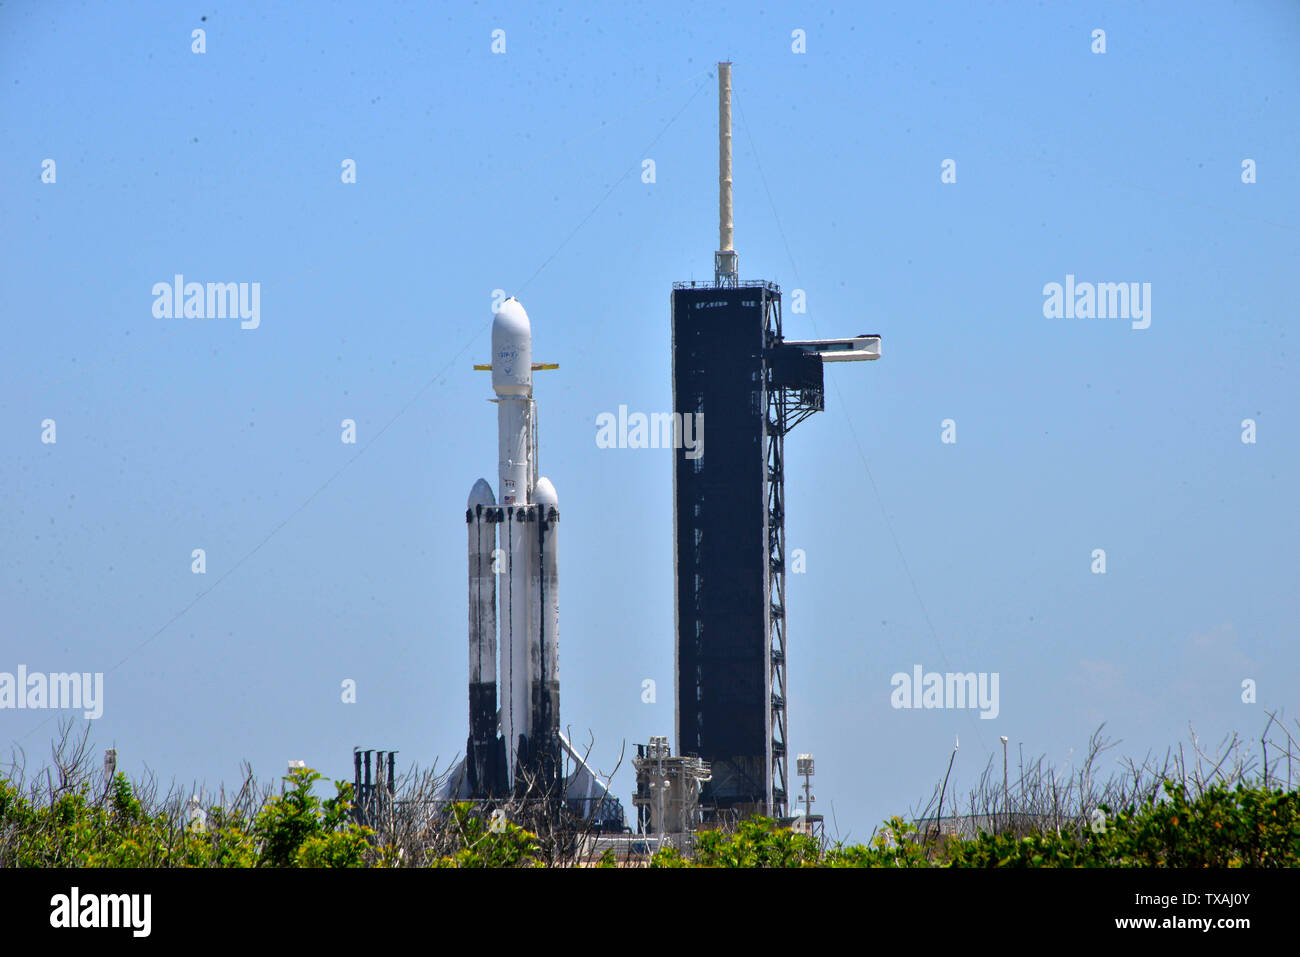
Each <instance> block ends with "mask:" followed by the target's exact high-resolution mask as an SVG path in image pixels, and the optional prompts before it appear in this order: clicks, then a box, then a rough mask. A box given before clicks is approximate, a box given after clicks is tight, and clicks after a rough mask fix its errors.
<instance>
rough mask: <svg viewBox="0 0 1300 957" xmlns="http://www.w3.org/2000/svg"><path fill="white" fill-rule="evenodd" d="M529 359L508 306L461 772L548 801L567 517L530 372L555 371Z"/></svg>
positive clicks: (490, 792)
mask: <svg viewBox="0 0 1300 957" xmlns="http://www.w3.org/2000/svg"><path fill="white" fill-rule="evenodd" d="M532 351H533V350H532V329H531V327H530V325H529V321H528V313H526V312H525V311H524V307H523V306H522V305H520V303H519V300H517V299H514V298H511V299H507V300H506V301H505V302H504V303H502V305H501V308H500V309H499V310H498V311H497V313H496V315H495V316H494V317H493V320H492V362H491V365H490V366H487V367H484V366H476V368H479V369H484V368H490V369H491V371H492V391H493V392H494V393H495V394H496V398H495V399H493V400H491V401H493V402H494V403H496V407H497V444H498V453H499V454H498V468H497V478H498V483H499V484H498V486H497V487H498V489H499V492H500V494H499V496H494V495H493V493H492V487H491V485H489V484H488V482H487V480H486V479H479V480H478V481H477V482H475V483H474V487H473V488H472V489H471V490H470V494H469V507H468V509H467V510H466V512H465V522H466V525H467V528H468V530H469V741H468V746H467V749H466V772H467V778H468V782H467V783H468V787H469V789H470V791H471V793H472V794H473V796H476V797H498V796H503V795H507V794H512V793H523V792H524V791H532V792H534V793H549V792H551V791H553V790H554V789H555V788H556V787H557V786H558V785H559V779H560V739H559V731H560V676H559V623H560V622H559V619H560V603H559V569H558V559H559V552H558V548H557V545H558V542H557V536H558V532H559V522H560V509H559V499H558V498H557V497H556V494H555V487H554V486H553V485H552V484H551V483H550V481H549V480H547V479H546V478H544V477H539V476H538V475H537V407H536V404H535V403H534V401H533V372H534V371H535V370H536V369H541V368H548V367H547V366H542V365H540V364H535V363H534V362H533V360H532ZM498 651H499V655H500V668H499V669H498V667H497V661H498ZM498 675H499V676H500V677H499V679H498ZM498 699H499V710H498ZM498 730H499V732H500V733H499V734H498Z"/></svg>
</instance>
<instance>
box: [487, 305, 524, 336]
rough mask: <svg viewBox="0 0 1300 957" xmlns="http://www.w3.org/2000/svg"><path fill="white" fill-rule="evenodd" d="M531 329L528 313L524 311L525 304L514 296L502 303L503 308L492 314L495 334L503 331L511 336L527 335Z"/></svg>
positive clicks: (493, 332)
mask: <svg viewBox="0 0 1300 957" xmlns="http://www.w3.org/2000/svg"><path fill="white" fill-rule="evenodd" d="M531 331H532V330H531V327H530V325H529V322H528V313H527V312H525V311H524V307H523V304H522V303H520V301H519V300H518V299H516V298H515V297H514V296H511V297H510V298H509V299H507V300H506V301H505V302H503V303H501V308H500V309H498V310H497V311H496V313H495V315H493V316H492V334H493V335H494V336H495V335H500V334H502V333H504V334H506V335H509V336H511V337H515V336H520V335H524V336H526V335H529V334H530V333H531Z"/></svg>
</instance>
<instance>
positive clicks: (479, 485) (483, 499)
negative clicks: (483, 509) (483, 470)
mask: <svg viewBox="0 0 1300 957" xmlns="http://www.w3.org/2000/svg"><path fill="white" fill-rule="evenodd" d="M496 503H497V499H496V496H495V495H493V494H492V486H491V485H489V484H488V483H487V479H479V480H478V481H477V482H475V483H474V487H473V488H472V489H470V490H469V507H470V508H473V507H474V506H475V505H495V504H496Z"/></svg>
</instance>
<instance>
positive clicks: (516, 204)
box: [0, 2, 1300, 837]
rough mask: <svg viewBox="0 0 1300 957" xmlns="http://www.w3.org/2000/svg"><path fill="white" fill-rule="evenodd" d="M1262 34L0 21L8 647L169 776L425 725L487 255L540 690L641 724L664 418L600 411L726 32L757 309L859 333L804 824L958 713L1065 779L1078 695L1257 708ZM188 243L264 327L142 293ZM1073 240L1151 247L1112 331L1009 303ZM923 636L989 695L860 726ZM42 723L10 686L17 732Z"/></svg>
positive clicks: (459, 743) (1265, 664)
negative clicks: (630, 428)
mask: <svg viewBox="0 0 1300 957" xmlns="http://www.w3.org/2000/svg"><path fill="white" fill-rule="evenodd" d="M204 17H206V19H202V18H204ZM198 28H201V29H204V30H205V31H206V52H204V53H202V54H197V53H194V52H192V51H191V43H192V41H191V31H192V30H194V29H198ZM1098 28H1100V29H1104V30H1105V32H1106V52H1105V53H1104V54H1097V53H1093V52H1091V49H1090V47H1091V45H1092V39H1091V34H1092V31H1093V30H1094V29H1098ZM496 29H501V30H504V31H505V37H506V52H505V53H504V54H493V53H492V50H491V44H492V31H493V30H496ZM796 29H798V30H803V31H804V32H805V35H806V52H805V53H795V52H793V51H792V39H791V37H792V31H794V30H796ZM1298 54H1300V8H1297V7H1296V6H1295V5H1293V4H1289V3H1281V2H1278V3H1267V2H1254V3H1236V4H1233V5H1230V6H1225V5H1220V4H1209V3H1193V4H1150V5H1143V6H1142V7H1141V8H1133V7H1131V6H1130V5H1128V4H1055V3H1054V4H1039V5H1030V4H1010V3H1001V4H983V3H982V4H955V3H954V4H888V5H879V6H875V5H873V6H872V8H871V9H870V10H869V11H868V10H863V9H859V8H858V7H855V6H853V5H845V6H843V7H840V8H837V9H835V10H833V11H832V10H826V9H822V8H821V7H820V5H815V4H808V5H781V4H767V5H764V7H763V9H762V10H761V11H754V10H753V8H752V5H750V4H719V5H704V6H701V5H698V4H683V5H672V4H649V5H640V6H634V7H631V8H628V9H622V8H620V9H618V10H614V9H612V8H610V7H608V6H607V5H597V4H589V5H584V4H567V5H565V6H564V7H563V8H562V9H550V10H542V9H540V8H537V7H536V6H535V5H527V4H491V3H484V4H475V5H473V6H471V7H468V8H464V7H457V8H452V7H450V6H442V5H429V4H409V5H395V4H384V3H375V4H366V5H362V6H358V5H354V4H348V5H344V4H312V5H289V4H285V5H275V6H274V7H267V6H265V5H243V6H233V5H232V6H231V7H229V8H226V7H223V8H222V9H209V8H205V7H203V6H202V5H185V4H181V5H176V4H132V5H130V6H129V7H122V6H120V5H109V4H83V5H78V6H72V5H63V4H58V5H56V4H32V3H5V4H4V5H3V6H0V128H2V129H3V136H0V176H2V177H3V181H4V183H5V184H6V187H5V188H4V189H3V190H0V217H2V219H3V222H4V223H5V225H6V228H5V229H4V230H3V231H0V260H2V261H3V263H4V266H3V268H0V292H2V294H3V298H2V300H0V301H3V304H4V321H5V337H4V347H3V349H2V350H0V435H2V436H3V447H4V451H5V454H4V455H3V456H2V457H0V490H2V491H3V494H4V500H5V501H6V502H7V503H8V507H7V508H5V509H3V510H2V511H0V559H2V561H0V671H14V670H15V669H16V667H17V666H18V665H19V664H25V665H26V666H27V667H28V669H30V670H32V671H48V672H53V671H90V672H95V671H103V672H105V673H106V674H105V679H104V680H105V692H104V695H105V702H104V714H103V716H102V717H101V718H99V719H98V720H97V721H96V722H95V724H94V728H93V737H94V739H95V740H96V742H97V743H98V744H99V745H100V746H108V745H110V744H115V745H116V746H117V747H118V748H119V752H120V754H121V756H122V765H123V768H124V769H125V770H128V771H130V772H132V773H139V772H141V771H143V770H144V769H145V768H146V767H147V768H149V769H152V770H153V771H154V772H155V773H157V774H159V775H160V776H161V777H162V778H163V779H164V780H170V779H172V778H175V779H176V780H177V781H178V782H184V783H185V784H186V785H188V784H189V782H195V781H197V782H202V783H205V784H206V785H207V786H209V787H212V786H214V785H216V784H217V783H219V782H222V781H225V782H227V783H230V782H232V781H233V780H234V779H235V778H236V775H237V771H238V766H239V763H240V761H241V760H244V759H248V760H249V761H251V762H252V764H253V766H254V768H255V770H256V771H257V772H258V773H259V774H260V775H262V776H265V777H268V778H272V777H275V776H277V775H279V774H282V773H283V769H284V767H285V764H286V762H287V761H288V760H289V759H303V760H305V761H307V763H308V764H309V765H312V766H315V767H318V768H320V769H321V770H322V771H324V772H325V773H327V774H329V775H332V776H334V777H350V773H351V758H350V755H351V749H352V747H353V745H356V744H361V745H365V746H367V747H375V748H388V749H394V748H395V749H399V750H400V758H399V760H400V763H401V764H402V765H403V766H409V765H410V764H411V763H412V762H418V763H420V764H421V765H425V766H427V765H428V764H430V763H431V762H432V761H433V760H434V759H440V761H441V762H442V763H445V762H446V761H447V760H448V759H449V758H451V757H452V756H453V755H455V754H457V753H458V752H460V751H461V750H462V749H463V747H464V742H465V735H466V730H467V729H466V700H465V681H466V667H467V664H466V651H465V644H466V626H465V621H466V608H465V605H466V585H465V538H464V534H465V533H464V502H465V498H466V496H467V494H468V492H469V489H470V486H471V485H472V484H473V482H474V480H475V479H477V478H479V477H480V476H485V477H488V478H489V479H491V480H493V481H495V474H494V473H495V458H496V450H495V443H496V437H495V417H494V411H493V407H492V406H491V405H489V404H488V403H487V402H486V401H485V400H486V399H488V398H490V391H489V386H488V382H487V378H486V376H485V375H484V374H482V373H475V372H473V371H472V369H471V366H472V365H473V363H475V362H486V361H487V355H488V336H487V332H488V328H489V323H490V319H491V303H492V297H493V292H494V290H497V289H502V290H505V291H506V292H507V293H508V294H514V295H518V297H519V298H520V299H521V301H522V302H523V304H524V305H525V307H526V308H527V309H528V311H529V314H530V316H531V318H532V323H533V333H534V338H533V348H534V357H535V358H536V359H538V360H544V361H554V362H559V363H560V366H561V368H560V370H559V371H557V372H549V373H544V374H542V375H540V376H539V377H538V385H537V398H538V404H539V410H540V416H541V436H542V448H541V462H542V471H543V472H544V473H545V474H547V475H548V476H549V477H550V478H551V479H552V481H553V482H554V483H555V486H556V488H557V490H558V493H559V498H560V502H561V507H562V510H563V515H564V523H563V528H562V539H561V567H560V568H561V585H562V596H563V617H562V626H561V677H562V699H561V700H562V721H563V723H564V724H565V725H568V726H569V727H571V728H572V730H573V733H574V736H575V737H576V738H579V739H581V740H586V739H587V737H588V733H590V734H591V735H592V736H594V738H595V741H596V746H595V750H594V752H593V758H594V763H595V764H596V765H598V766H599V767H601V768H603V769H606V770H608V769H610V768H612V767H613V766H614V764H615V762H616V761H617V759H618V754H619V749H620V746H621V745H622V743H623V742H625V741H626V742H627V744H628V750H629V752H630V751H631V745H632V743H634V742H638V741H645V740H646V739H647V738H648V737H649V736H650V735H652V734H669V735H671V734H672V727H673V714H672V682H673V674H672V662H673V599H672V582H673V578H672V543H671V535H672V512H671V508H672V480H671V476H672V462H671V455H670V453H668V452H666V451H662V450H634V449H622V450H615V449H600V448H597V446H596V443H595V419H596V416H597V415H598V414H599V413H601V412H605V411H611V412H612V411H616V410H617V408H618V406H619V405H620V404H625V405H627V406H628V407H629V408H630V409H633V410H642V411H646V412H650V411H660V410H667V409H669V408H670V407H671V380H670V371H669V348H670V339H669V313H668V297H669V290H670V286H671V283H672V282H673V281H674V280H682V279H691V278H697V279H700V278H708V277H711V270H712V252H713V250H714V248H715V247H716V243H717V230H716V226H717V209H716V175H717V174H716V162H717V161H716V121H717V108H716V83H715V80H714V78H713V76H712V70H713V65H714V64H715V62H716V61H718V60H721V59H730V60H733V61H734V63H735V67H734V82H735V87H736V104H737V110H736V128H735V183H736V186H735V190H736V193H735V195H736V246H737V248H738V250H739V253H740V270H741V275H742V278H749V279H757V278H763V279H769V280H772V281H775V282H778V283H780V284H781V286H782V288H783V289H784V290H785V292H786V295H787V315H786V331H787V334H788V335H790V336H792V337H798V338H805V337H811V336H814V335H820V336H830V335H855V334H858V333H863V332H875V333H879V334H881V335H882V336H883V337H884V357H883V358H882V359H881V360H880V361H879V362H875V363H871V364H866V365H849V366H839V367H830V368H828V370H827V378H828V390H827V410H826V411H825V412H824V413H822V414H820V415H817V416H815V417H813V418H812V419H811V420H810V421H808V422H806V423H804V424H802V425H800V426H799V427H798V429H797V430H796V431H795V432H794V433H793V435H792V436H791V437H790V439H789V441H788V443H787V473H788V478H787V510H788V519H787V532H788V538H789V544H790V547H791V548H801V549H803V550H804V551H805V553H806V556H807V571H806V573H804V574H802V575H791V577H790V584H789V596H790V597H789V631H790V639H789V682H790V684H789V689H790V745H791V748H792V750H793V751H812V752H814V753H815V754H816V755H817V759H818V779H817V786H816V791H817V794H818V795H819V798H820V800H819V802H818V807H817V810H819V811H821V812H823V813H825V814H827V815H828V817H829V816H830V815H831V814H832V803H833V813H834V817H835V821H836V823H837V824H838V827H839V831H840V833H841V834H845V833H849V834H851V835H853V836H855V837H865V836H866V835H867V834H868V833H869V832H870V830H871V828H872V827H873V826H874V825H875V824H876V823H877V822H879V821H880V820H881V819H882V818H883V817H884V816H886V815H888V814H890V813H899V812H903V811H905V810H906V809H908V808H909V807H910V806H911V805H912V804H913V803H914V802H915V801H916V800H917V799H919V798H922V797H925V796H926V795H928V793H929V790H930V788H931V787H933V785H934V784H935V783H937V781H938V780H939V779H940V778H941V777H942V774H943V771H944V768H945V767H946V764H947V757H948V754H949V751H950V749H951V747H952V742H953V737H954V735H960V738H961V750H960V752H959V756H958V758H957V761H956V764H955V767H954V772H953V774H954V780H955V781H956V783H957V787H958V789H962V788H964V787H965V786H967V785H968V784H970V783H972V782H973V781H974V780H975V778H977V777H978V774H979V772H980V771H981V770H982V768H983V766H984V764H985V762H986V761H987V760H988V758H989V757H990V756H991V755H995V754H998V753H1000V746H999V743H998V736H999V735H1002V734H1005V735H1007V736H1008V737H1009V738H1010V740H1011V742H1012V745H1011V746H1012V748H1013V754H1014V749H1015V748H1016V747H1017V745H1018V744H1020V743H1023V747H1024V752H1025V754H1026V755H1027V756H1028V755H1035V756H1036V755H1039V754H1046V755H1047V756H1048V757H1049V759H1050V760H1053V761H1055V762H1057V763H1062V762H1064V761H1065V760H1066V759H1067V756H1068V755H1069V749H1070V748H1075V749H1076V753H1077V751H1078V750H1081V749H1082V748H1083V746H1084V745H1085V743H1086V741H1087V738H1088V735H1089V734H1090V733H1091V731H1092V730H1093V729H1094V728H1095V727H1096V726H1097V725H1098V724H1099V723H1101V722H1103V721H1104V722H1106V724H1107V730H1108V732H1109V733H1110V734H1111V735H1112V736H1113V737H1115V738H1119V739H1122V744H1121V745H1120V748H1119V749H1118V753H1119V754H1131V755H1135V756H1139V757H1140V756H1141V755H1142V754H1144V753H1145V752H1146V751H1148V750H1156V751H1159V752H1163V751H1164V749H1165V748H1166V747H1167V746H1169V745H1176V744H1177V742H1178V741H1179V740H1181V739H1186V737H1187V735H1188V726H1189V723H1190V724H1191V725H1192V726H1193V727H1194V728H1195V729H1196V732H1197V733H1198V734H1199V735H1200V737H1201V739H1202V741H1215V740H1218V738H1219V737H1220V736H1221V735H1222V734H1224V733H1226V732H1228V731H1230V730H1237V731H1240V732H1242V733H1243V734H1244V735H1245V736H1246V737H1248V738H1258V734H1259V732H1260V731H1261V730H1262V728H1263V726H1264V723H1265V721H1266V720H1267V718H1266V716H1265V710H1266V709H1282V710H1283V711H1284V714H1285V715H1286V717H1287V720H1288V722H1292V721H1293V720H1294V718H1295V717H1297V716H1300V701H1297V700H1296V697H1295V696H1296V690H1295V689H1296V688H1297V687H1300V653H1298V652H1297V651H1296V641H1295V639H1296V622H1297V621H1300V589H1297V572H1298V571H1300V569H1298V567H1297V565H1298V563H1297V554H1296V541H1297V540H1298V538H1300V520H1298V518H1297V516H1298V514H1300V513H1298V511H1297V508H1296V505H1295V497H1294V484H1295V483H1294V478H1295V476H1296V474H1297V472H1298V471H1300V468H1298V467H1300V455H1298V453H1297V449H1298V448H1300V434H1298V432H1297V415H1296V413H1297V412H1298V411H1300V409H1298V407H1297V401H1296V383H1297V360H1296V357H1295V354H1294V345H1295V343H1294V337H1295V332H1294V329H1295V325H1294V318H1295V288H1296V276H1297V269H1296V266H1297V252H1298V251H1300V242H1298V238H1300V237H1298V235H1297V229H1298V228H1300V210H1298V209H1297V196H1300V174H1298V173H1297V169H1296V162H1295V158H1296V156H1297V155H1300V136H1298V135H1297V126H1296V123H1295V118H1296V116H1297V115H1300V96H1298V93H1300V55H1298ZM646 158H650V159H653V160H654V162H655V178H654V182H652V183H646V182H643V178H642V160H643V159H646ZM1247 158H1249V159H1253V160H1254V161H1255V164H1256V175H1257V181H1256V182H1254V183H1250V184H1247V183H1243V182H1242V163H1243V160H1245V159H1247ZM46 159H53V160H54V161H55V171H56V175H55V182H53V183H46V182H42V163H43V161H44V160H46ZM345 159H352V160H354V161H355V163H356V170H357V175H356V182H355V183H351V184H345V183H343V182H341V175H340V171H341V164H342V163H343V161H344V160H345ZM945 159H953V160H954V161H955V163H956V174H957V175H956V182H955V183H942V182H941V181H940V172H941V164H942V163H943V161H944V160H945ZM176 273H181V274H183V275H185V276H186V277H187V278H188V279H190V280H195V281H200V282H207V281H221V282H229V281H233V282H258V283H260V288H261V322H260V325H259V327H258V328H256V329H241V328H240V325H239V322H238V321H237V320H231V319H214V320H200V319H193V318H190V319H184V318H179V319H166V318H161V319H160V318H156V317H155V316H154V315H153V311H152V305H153V298H154V297H153V295H152V294H151V289H152V287H153V284H154V283H157V282H170V281H171V278H172V276H173V275H174V274H176ZM1067 274H1070V275H1074V276H1075V277H1077V279H1078V280H1079V281H1093V282H1138V283H1150V284H1151V289H1152V292H1151V324H1150V327H1149V328H1146V329H1141V330H1136V329H1133V328H1131V325H1130V323H1129V322H1128V321H1127V320H1123V319H1114V318H1107V319H1099V318H1084V319H1055V318H1053V319H1049V318H1046V317H1045V316H1044V313H1043V302H1044V294H1043V287H1044V285H1045V284H1047V283H1050V282H1060V283H1064V282H1065V277H1066V275H1067ZM796 288H798V289H803V290H805V291H806V294H807V303H808V311H807V313H806V314H802V315H798V314H793V313H791V312H790V311H789V305H788V304H789V295H790V292H791V291H792V290H794V289H796ZM47 418H49V419H53V420H55V422H56V429H57V433H56V434H57V441H56V442H55V443H53V444H48V443H42V441H41V434H42V426H41V423H42V421H43V420H45V419H47ZM345 418H351V419H354V420H355V421H356V423H357V438H358V441H357V444H355V445H347V444H344V443H342V442H341V441H340V434H341V429H340V422H341V421H342V420H343V419H345ZM949 418H950V419H953V420H954V421H955V423H956V435H957V441H956V442H955V443H947V444H945V443H943V442H942V441H941V422H942V421H943V420H944V419H949ZM1246 418H1250V419H1253V420H1255V423H1256V442H1255V443H1253V444H1247V443H1243V442H1242V420H1243V419H1246ZM195 548H203V549H205V551H206V556H207V573H206V574H205V575H203V576H196V575H194V574H193V573H192V572H191V553H192V550H193V549H195ZM1097 548H1101V549H1104V550H1105V553H1106V573H1105V574H1094V573H1093V572H1092V567H1091V566H1092V564H1093V558H1092V554H1093V550H1094V549H1097ZM916 664H919V665H921V666H923V667H924V668H925V669H926V670H936V671H949V670H952V671H963V672H965V671H976V672H997V673H998V674H999V675H1000V692H1001V700H1000V713H999V715H998V717H997V718H996V719H995V720H981V719H979V718H978V716H977V713H975V712H972V711H969V710H956V709H947V710H939V709H936V710H903V709H895V708H893V707H891V705H890V692H891V684H890V680H891V676H892V675H893V674H894V673H895V672H899V671H907V672H910V670H911V669H912V667H913V665H916ZM349 678H350V679H353V680H355V681H356V682H357V697H358V700H357V702H356V703H355V704H344V703H342V701H341V700H340V682H342V681H343V680H344V679H349ZM646 678H652V679H654V680H655V681H656V682H657V685H658V700H657V702H656V703H654V704H646V703H643V702H642V700H641V698H642V695H641V689H642V682H643V680H644V679H646ZM1245 679H1253V680H1255V681H1256V682H1257V689H1258V701H1257V702H1256V703H1255V704H1247V703H1243V702H1242V700H1241V696H1242V692H1241V683H1242V681H1243V680H1245ZM47 719H49V720H47ZM54 725H55V722H54V720H53V719H52V717H51V713H50V712H45V713H34V712H18V711H9V710H5V711H0V743H6V744H7V743H9V742H10V741H12V742H13V743H14V744H15V745H16V746H21V747H23V748H25V749H26V750H27V751H28V753H29V754H31V755H33V756H34V757H35V756H43V755H44V753H45V752H46V749H47V743H48V739H49V737H50V734H51V732H52V730H53V728H54ZM1293 733H1294V732H1293ZM615 783H616V791H617V793H618V794H619V796H620V797H621V798H622V799H623V800H624V802H625V804H630V801H629V797H630V791H631V788H632V782H631V775H630V772H629V769H628V766H627V764H626V762H625V764H624V767H623V769H622V770H621V771H620V772H619V775H618V777H617V779H616V782H615Z"/></svg>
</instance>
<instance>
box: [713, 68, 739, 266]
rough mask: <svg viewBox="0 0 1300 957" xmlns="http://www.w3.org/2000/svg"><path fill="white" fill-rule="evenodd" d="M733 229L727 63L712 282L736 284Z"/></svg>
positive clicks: (721, 84)
mask: <svg viewBox="0 0 1300 957" xmlns="http://www.w3.org/2000/svg"><path fill="white" fill-rule="evenodd" d="M734 239H735V227H734V224H733V223H732V219H731V63H730V62H726V63H719V64H718V251H717V252H715V253H714V254H713V282H714V284H715V285H718V286H734V285H736V282H737V281H738V273H737V266H736V250H735V248H734V247H733V245H732V243H733V241H734Z"/></svg>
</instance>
